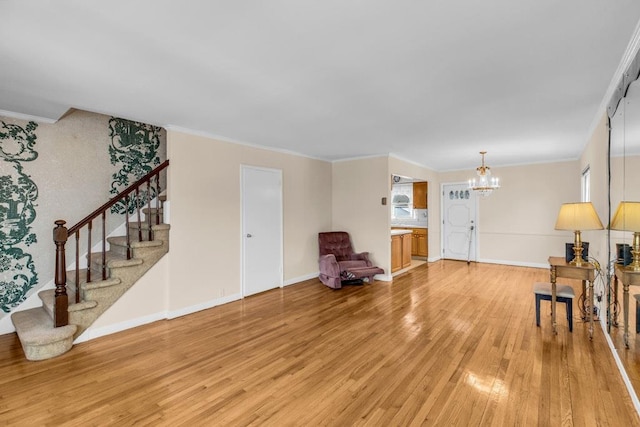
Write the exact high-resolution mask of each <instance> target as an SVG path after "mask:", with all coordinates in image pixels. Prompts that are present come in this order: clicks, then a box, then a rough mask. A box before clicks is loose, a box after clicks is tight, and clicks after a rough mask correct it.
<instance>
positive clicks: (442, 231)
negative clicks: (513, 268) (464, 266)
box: [440, 182, 480, 262]
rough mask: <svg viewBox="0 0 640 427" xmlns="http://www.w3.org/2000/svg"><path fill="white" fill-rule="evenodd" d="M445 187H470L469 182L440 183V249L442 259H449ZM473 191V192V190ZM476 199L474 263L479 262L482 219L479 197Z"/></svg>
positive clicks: (473, 236) (473, 235)
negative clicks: (445, 218)
mask: <svg viewBox="0 0 640 427" xmlns="http://www.w3.org/2000/svg"><path fill="white" fill-rule="evenodd" d="M445 185H466V186H468V185H469V184H468V183H467V182H441V183H440V248H441V252H440V256H441V257H442V259H447V258H445V257H444V253H445V247H444V244H445V226H444V200H445V197H444V187H445ZM472 191H473V190H472ZM474 199H475V206H474V208H475V218H474V219H473V223H474V224H475V226H474V228H473V234H472V238H473V249H474V250H473V253H474V254H475V259H472V260H470V261H474V262H479V257H478V248H479V247H480V242H479V238H480V233H479V232H478V229H479V227H480V221H479V219H478V218H479V217H480V214H479V212H480V203H479V197H478V196H477V195H476V196H475V197H474Z"/></svg>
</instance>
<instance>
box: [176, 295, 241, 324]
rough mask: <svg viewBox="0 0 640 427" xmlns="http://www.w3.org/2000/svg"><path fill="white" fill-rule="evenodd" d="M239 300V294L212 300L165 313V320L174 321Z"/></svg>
mask: <svg viewBox="0 0 640 427" xmlns="http://www.w3.org/2000/svg"><path fill="white" fill-rule="evenodd" d="M240 299H242V295H241V294H239V293H237V294H231V295H227V296H224V297H220V298H216V299H212V300H209V301H205V302H203V303H200V304H195V305H191V306H189V307H184V308H180V309H178V310H172V311H169V312H167V319H175V318H176V317H182V316H186V315H187V314H192V313H197V312H198V311H202V310H206V309H209V308H213V307H216V306H218V305H223V304H227V303H230V302H233V301H238V300H240Z"/></svg>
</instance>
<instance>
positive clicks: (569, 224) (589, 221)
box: [555, 202, 604, 267]
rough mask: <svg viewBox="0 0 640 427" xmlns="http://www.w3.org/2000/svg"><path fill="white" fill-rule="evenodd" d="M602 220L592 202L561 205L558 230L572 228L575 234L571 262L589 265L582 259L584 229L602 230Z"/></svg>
mask: <svg viewBox="0 0 640 427" xmlns="http://www.w3.org/2000/svg"><path fill="white" fill-rule="evenodd" d="M603 228H604V227H603V226H602V222H601V221H600V218H599V217H598V213H597V212H596V210H595V208H594V207H593V205H592V204H591V202H581V203H563V204H562V206H560V212H559V213H558V219H557V220H556V227H555V229H556V230H571V231H573V233H574V235H575V239H574V242H573V260H571V262H570V264H572V265H575V266H577V267H581V266H583V265H588V264H589V263H588V262H586V261H584V260H583V259H582V237H581V236H580V232H581V231H582V230H602V229H603Z"/></svg>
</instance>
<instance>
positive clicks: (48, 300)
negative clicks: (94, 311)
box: [38, 279, 120, 319]
mask: <svg viewBox="0 0 640 427" xmlns="http://www.w3.org/2000/svg"><path fill="white" fill-rule="evenodd" d="M116 280H117V281H118V283H120V280H118V279H116ZM91 284H93V283H91ZM38 297H39V298H40V299H41V300H42V307H43V308H44V309H45V311H46V312H47V314H48V315H49V316H51V318H52V319H53V307H54V305H55V302H54V301H55V298H56V290H55V289H47V290H45V291H41V292H39V293H38ZM75 300H76V296H75V294H73V293H70V294H69V307H68V309H67V311H70V312H71V311H80V310H87V309H90V308H94V307H96V306H97V305H98V303H97V302H96V301H81V302H79V303H77V304H76V303H74V301H75Z"/></svg>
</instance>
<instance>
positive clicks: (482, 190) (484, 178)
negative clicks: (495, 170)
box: [469, 151, 500, 196]
mask: <svg viewBox="0 0 640 427" xmlns="http://www.w3.org/2000/svg"><path fill="white" fill-rule="evenodd" d="M480 154H481V155H482V166H478V167H477V168H476V174H477V175H478V176H477V178H471V179H470V180H469V188H470V189H472V190H473V191H476V192H477V193H478V194H480V195H481V196H489V195H490V194H491V193H493V190H497V189H498V188H500V178H497V177H492V176H491V168H490V167H489V166H485V164H484V155H485V154H487V152H486V151H481V152H480Z"/></svg>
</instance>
